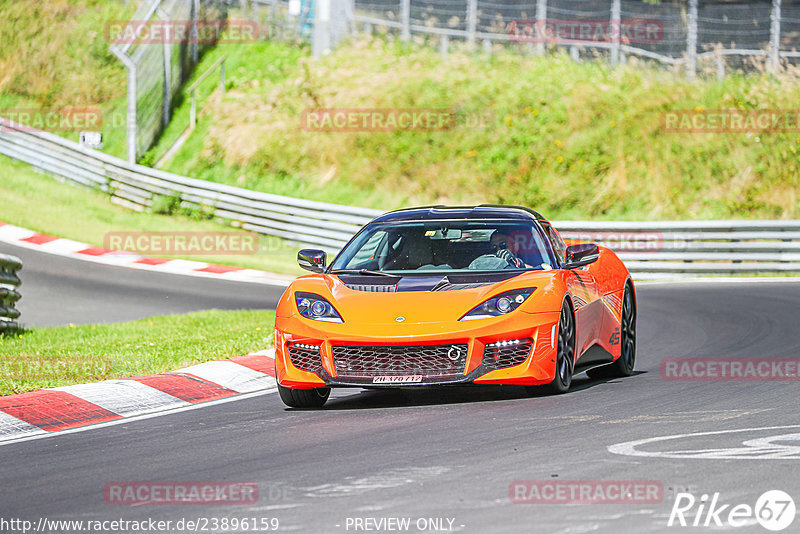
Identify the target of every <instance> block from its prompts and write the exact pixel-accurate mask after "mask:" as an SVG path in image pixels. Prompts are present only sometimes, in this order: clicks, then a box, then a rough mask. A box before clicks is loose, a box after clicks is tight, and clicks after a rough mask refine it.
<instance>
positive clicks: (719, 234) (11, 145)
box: [0, 119, 800, 278]
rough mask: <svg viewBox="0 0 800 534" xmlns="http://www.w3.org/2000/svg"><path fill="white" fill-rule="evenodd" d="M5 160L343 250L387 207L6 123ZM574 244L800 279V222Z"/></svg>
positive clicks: (600, 225) (656, 260)
mask: <svg viewBox="0 0 800 534" xmlns="http://www.w3.org/2000/svg"><path fill="white" fill-rule="evenodd" d="M0 153H2V154H5V155H7V156H10V157H12V158H15V159H17V160H21V161H24V162H27V163H29V164H31V165H33V166H34V167H35V168H37V169H40V170H42V171H44V172H47V173H49V174H52V175H54V176H57V177H60V178H62V179H65V180H69V181H72V182H76V183H79V184H83V185H86V186H90V187H93V188H97V189H100V190H102V191H105V192H106V193H108V194H109V195H110V196H111V198H112V201H114V202H116V203H118V204H121V205H124V206H127V207H129V208H131V209H134V210H139V211H141V210H147V209H149V208H151V207H152V206H153V203H154V202H156V201H157V200H158V198H159V197H169V198H171V199H174V201H175V202H177V203H178V204H179V205H180V206H181V207H184V208H188V209H193V210H197V211H200V212H202V213H204V214H207V215H208V216H213V217H216V218H218V219H221V220H223V221H225V222H226V223H228V224H230V225H232V226H235V227H239V228H243V229H246V230H251V231H255V232H258V233H261V234H265V235H271V236H276V237H280V238H283V239H286V240H288V241H290V242H293V243H296V244H299V245H303V246H311V247H318V248H323V249H326V250H328V251H331V252H334V251H336V250H338V249H339V248H341V247H342V246H343V245H344V244H345V243H346V242H347V241H348V240H349V239H350V238H351V237H352V236H353V234H354V233H355V232H356V231H358V229H359V228H361V227H362V226H363V225H364V224H366V223H367V222H368V221H370V220H371V219H373V218H374V217H376V216H377V215H379V214H380V213H382V212H381V211H379V210H374V209H367V208H360V207H352V206H343V205H339V204H330V203H326V202H318V201H311V200H302V199H297V198H292V197H286V196H280V195H273V194H269V193H262V192H257V191H250V190H247V189H241V188H238V187H233V186H229V185H222V184H217V183H214V182H209V181H206V180H198V179H194V178H188V177H185V176H179V175H177V174H172V173H169V172H164V171H160V170H157V169H152V168H149V167H145V166H142V165H135V164H130V163H128V162H126V161H124V160H122V159H119V158H115V157H112V156H109V155H107V154H104V153H102V152H99V151H96V150H92V149H89V148H85V147H82V146H80V145H79V144H77V143H74V142H72V141H68V140H66V139H63V138H61V137H58V136H56V135H53V134H50V133H46V132H41V131H33V130H31V129H30V128H27V127H22V126H20V125H17V124H15V123H12V122H10V121H8V120H6V119H0ZM554 225H555V226H556V228H559V229H560V230H561V232H562V234H563V235H564V237H565V238H572V239H578V240H582V241H595V242H599V243H601V244H604V245H607V246H609V247H610V248H612V249H613V250H615V251H616V252H617V253H618V254H619V255H620V257H621V258H622V259H623V260H624V261H625V263H626V265H628V267H629V269H630V270H631V271H632V272H634V273H636V274H637V277H638V278H648V277H650V278H652V277H664V276H674V275H681V276H690V275H698V274H736V273H760V274H763V273H800V221H797V220H786V221H686V222H683V221H677V222H589V221H560V222H558V221H556V222H554Z"/></svg>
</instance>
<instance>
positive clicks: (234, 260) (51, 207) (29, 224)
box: [0, 156, 303, 275]
mask: <svg viewBox="0 0 800 534" xmlns="http://www.w3.org/2000/svg"><path fill="white" fill-rule="evenodd" d="M0 198H2V199H3V210H2V212H1V213H0V220H2V221H3V222H6V223H9V224H14V225H17V226H22V227H24V228H28V229H30V230H35V231H37V232H42V233H46V234H51V235H55V236H58V237H65V238H68V239H74V240H76V241H81V242H85V243H89V244H90V245H96V246H103V244H104V238H105V235H106V233H108V232H234V231H236V230H234V229H233V228H231V227H229V226H227V225H222V224H219V223H218V222H215V221H213V220H202V219H198V218H196V217H195V218H193V217H189V216H181V215H158V214H154V213H137V212H134V211H131V210H128V209H126V208H123V207H121V206H116V205H114V204H111V203H110V202H109V200H108V196H107V195H105V194H103V193H101V192H99V191H95V190H92V189H88V188H85V187H81V186H76V185H72V184H65V183H61V182H59V181H57V180H56V179H54V178H52V177H50V176H47V175H43V174H40V173H37V172H35V171H34V170H33V169H32V168H31V166H30V165H28V164H26V163H22V162H18V161H15V160H12V159H11V158H8V157H6V156H0ZM296 253H297V247H294V246H291V245H289V244H287V243H286V242H284V241H283V240H281V239H278V238H274V237H267V236H261V237H259V249H258V252H257V253H256V254H236V255H234V254H227V255H222V254H216V255H214V254H212V255H194V256H170V257H176V258H183V259H189V260H195V261H203V262H209V263H219V264H223V265H234V266H237V267H246V268H252V269H261V270H265V271H270V272H276V273H283V274H290V275H299V274H301V273H302V272H303V271H302V270H301V269H300V268H299V267H298V266H297V261H296V259H295V256H296Z"/></svg>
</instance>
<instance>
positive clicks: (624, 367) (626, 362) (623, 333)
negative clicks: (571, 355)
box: [586, 284, 636, 378]
mask: <svg viewBox="0 0 800 534" xmlns="http://www.w3.org/2000/svg"><path fill="white" fill-rule="evenodd" d="M619 330H620V336H619V338H620V339H619V344H620V347H619V358H617V359H616V360H615V361H614V363H611V364H609V365H603V366H602V367H595V368H594V369H589V370H588V371H586V374H587V375H589V377H590V378H619V377H626V376H631V375H632V374H633V366H634V365H635V364H636V302H635V301H634V299H633V288H632V287H631V285H630V284H628V285H626V286H625V293H623V295H622V318H621V319H620V328H619Z"/></svg>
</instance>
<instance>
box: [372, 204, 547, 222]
mask: <svg viewBox="0 0 800 534" xmlns="http://www.w3.org/2000/svg"><path fill="white" fill-rule="evenodd" d="M436 219H522V220H526V219H527V220H535V221H539V222H546V221H547V220H546V219H545V218H544V217H542V216H541V215H540V214H539V213H537V212H535V211H533V210H532V209H530V208H524V207H521V206H503V205H494V204H482V205H480V206H423V207H419V208H405V209H401V210H396V211H391V212H389V213H386V214H384V215H381V216H380V217H378V218H377V219H375V220H374V221H373V222H392V221H420V220H423V221H424V220H436Z"/></svg>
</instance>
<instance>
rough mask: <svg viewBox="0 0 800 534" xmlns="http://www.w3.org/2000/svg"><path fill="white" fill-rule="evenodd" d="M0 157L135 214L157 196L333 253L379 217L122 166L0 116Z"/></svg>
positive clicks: (363, 211) (354, 209)
mask: <svg viewBox="0 0 800 534" xmlns="http://www.w3.org/2000/svg"><path fill="white" fill-rule="evenodd" d="M0 153H2V154H5V155H7V156H10V157H12V158H15V159H18V160H21V161H24V162H27V163H30V164H31V165H33V166H34V167H35V168H37V169H40V170H42V171H45V172H47V173H50V174H53V175H55V176H59V177H61V178H64V179H66V180H70V181H73V182H77V183H80V184H83V185H86V186H89V187H94V188H99V189H101V190H102V191H105V192H107V193H108V194H110V195H111V198H112V201H114V202H116V203H118V204H121V205H123V206H126V207H128V208H131V209H134V210H137V211H142V210H145V209H147V208H149V207H151V206H152V205H153V201H154V199H155V198H156V197H157V196H159V195H161V196H167V197H179V199H180V205H181V206H182V207H184V208H190V209H196V210H201V211H203V212H204V213H213V215H214V216H216V217H219V218H222V219H225V220H228V221H229V222H230V223H231V225H232V226H235V227H239V228H243V229H245V230H251V231H255V232H258V233H261V234H267V235H273V236H277V237H281V238H284V239H288V240H290V241H293V242H296V243H299V244H303V245H312V246H317V247H321V248H324V249H327V250H337V249H339V248H341V246H342V245H343V244H344V243H346V242H347V240H349V239H350V237H351V236H352V235H353V234H354V233H355V232H356V231H357V230H358V229H359V228H360V227H361V226H363V225H364V223H366V222H367V221H369V220H371V219H372V218H374V217H375V216H376V215H378V214H380V213H381V212H380V211H378V210H371V209H366V208H357V207H351V206H342V205H338V204H329V203H326V202H316V201H311V200H301V199H297V198H292V197H285V196H280V195H272V194H269V193H260V192H257V191H250V190H247V189H241V188H239V187H233V186H228V185H223V184H217V183H214V182H209V181H206V180H197V179H194V178H187V177H185V176H180V175H177V174H172V173H169V172H165V171H161V170H158V169H152V168H150V167H145V166H143V165H136V164H130V163H128V162H126V161H125V160H122V159H120V158H115V157H113V156H109V155H107V154H103V153H102V152H98V151H95V150H92V149H89V148H84V147H81V146H80V145H79V144H77V143H74V142H72V141H68V140H66V139H63V138H61V137H58V136H56V135H53V134H50V133H47V132H41V131H33V130H32V129H31V128H29V127H26V126H21V125H19V124H17V123H12V122H11V121H8V120H6V119H2V118H0Z"/></svg>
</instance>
